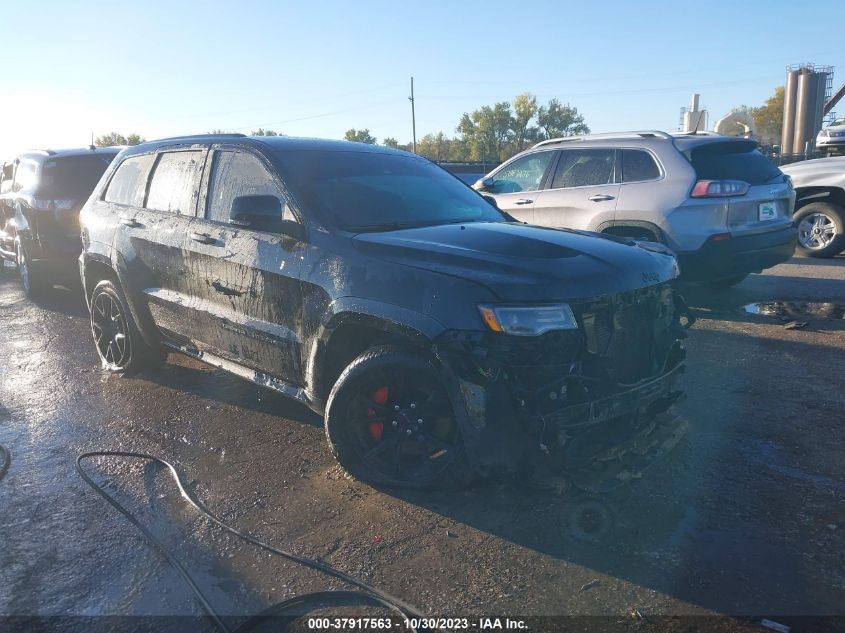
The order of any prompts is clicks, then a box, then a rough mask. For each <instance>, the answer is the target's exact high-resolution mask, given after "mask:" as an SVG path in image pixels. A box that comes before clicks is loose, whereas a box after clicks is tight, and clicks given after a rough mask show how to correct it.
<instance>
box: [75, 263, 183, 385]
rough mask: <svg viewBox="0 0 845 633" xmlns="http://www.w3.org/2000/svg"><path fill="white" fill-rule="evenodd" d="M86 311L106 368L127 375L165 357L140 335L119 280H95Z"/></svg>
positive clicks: (161, 350) (165, 355) (152, 365)
mask: <svg viewBox="0 0 845 633" xmlns="http://www.w3.org/2000/svg"><path fill="white" fill-rule="evenodd" d="M90 313H91V333H92V335H93V336H94V346H95V347H96V348H97V354H98V355H99V357H100V361H101V362H102V364H103V369H105V370H106V371H110V372H112V373H115V374H120V375H123V376H129V375H132V374H135V373H137V372H139V371H141V370H142V369H147V368H150V367H157V366H159V365H161V364H162V363H163V362H164V360H165V359H166V357H167V354H166V352H165V351H164V350H163V349H156V348H153V347H150V346H149V345H147V343H146V342H145V341H144V339H143V338H141V333H140V332H139V331H138V325H137V324H136V323H135V319H134V317H133V316H132V312H131V311H130V310H129V304H128V303H127V301H126V296H125V295H124V294H123V290H122V289H121V287H120V285H119V284H116V283H114V282H113V281H111V280H108V279H106V280H104V281H101V282H100V283H98V284H97V285H96V287H95V288H94V291H93V292H92V293H91V302H90Z"/></svg>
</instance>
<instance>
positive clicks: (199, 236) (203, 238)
mask: <svg viewBox="0 0 845 633" xmlns="http://www.w3.org/2000/svg"><path fill="white" fill-rule="evenodd" d="M191 239H192V240H194V241H195V242H199V243H200V244H214V243H215V242H216V241H217V240H215V239H214V238H213V237H211V236H210V235H209V234H208V233H191Z"/></svg>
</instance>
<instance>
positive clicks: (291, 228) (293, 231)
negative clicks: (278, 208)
mask: <svg viewBox="0 0 845 633" xmlns="http://www.w3.org/2000/svg"><path fill="white" fill-rule="evenodd" d="M279 231H280V232H281V234H282V235H287V236H288V237H292V238H293V239H295V240H299V241H300V242H304V241H305V227H304V226H303V225H302V224H300V223H299V222H297V221H296V220H282V226H281V227H280V229H279Z"/></svg>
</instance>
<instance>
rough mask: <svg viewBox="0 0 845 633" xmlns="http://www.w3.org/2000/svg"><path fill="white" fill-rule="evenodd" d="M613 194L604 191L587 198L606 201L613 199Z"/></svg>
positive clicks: (594, 200)
mask: <svg viewBox="0 0 845 633" xmlns="http://www.w3.org/2000/svg"><path fill="white" fill-rule="evenodd" d="M615 199H616V198H614V197H613V196H610V195H608V194H606V193H597V194H596V195H594V196H590V197H589V198H587V200H591V201H593V202H606V201H607V200H615Z"/></svg>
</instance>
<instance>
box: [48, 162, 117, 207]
mask: <svg viewBox="0 0 845 633" xmlns="http://www.w3.org/2000/svg"><path fill="white" fill-rule="evenodd" d="M115 156H117V153H115V154H92V155H90V156H68V157H65V158H56V159H53V160H48V161H47V162H46V163H44V172H43V177H42V182H43V185H44V188H45V189H46V190H48V191H50V192H51V193H53V194H54V195H56V196H63V197H68V198H74V197H80V196H87V195H89V194H90V193H91V192H92V191H93V190H94V187H95V186H96V184H97V182H98V181H99V180H100V176H102V175H103V172H105V171H106V169H107V168H108V166H109V165H110V164H111V162H112V159H113V158H114V157H115Z"/></svg>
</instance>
